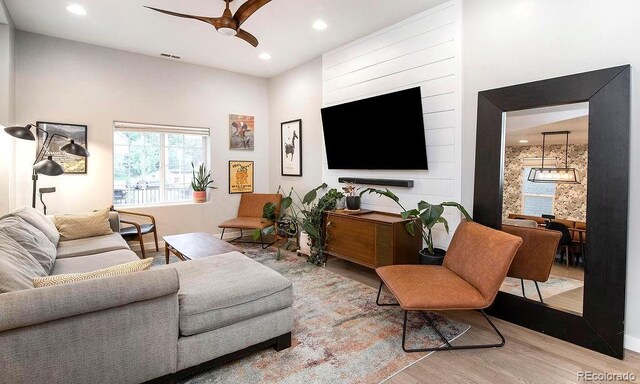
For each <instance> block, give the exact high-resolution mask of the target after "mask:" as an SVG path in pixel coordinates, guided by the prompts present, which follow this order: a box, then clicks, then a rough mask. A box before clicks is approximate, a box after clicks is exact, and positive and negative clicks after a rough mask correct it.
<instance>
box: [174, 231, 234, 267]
mask: <svg viewBox="0 0 640 384" xmlns="http://www.w3.org/2000/svg"><path fill="white" fill-rule="evenodd" d="M162 239H163V240H164V256H165V257H166V261H167V264H169V252H171V253H173V254H174V255H176V256H177V257H178V258H179V259H180V260H182V261H187V260H194V259H201V258H203V257H207V256H213V255H219V254H222V253H227V252H233V251H236V252H240V253H244V250H243V249H242V248H238V247H236V246H235V245H232V244H229V243H227V242H226V241H224V240H220V239H218V238H217V237H215V236H213V235H211V234H209V233H203V232H196V233H184V234H182V235H171V236H163V237H162Z"/></svg>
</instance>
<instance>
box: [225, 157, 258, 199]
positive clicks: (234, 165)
mask: <svg viewBox="0 0 640 384" xmlns="http://www.w3.org/2000/svg"><path fill="white" fill-rule="evenodd" d="M252 192H253V161H239V160H231V161H229V193H252Z"/></svg>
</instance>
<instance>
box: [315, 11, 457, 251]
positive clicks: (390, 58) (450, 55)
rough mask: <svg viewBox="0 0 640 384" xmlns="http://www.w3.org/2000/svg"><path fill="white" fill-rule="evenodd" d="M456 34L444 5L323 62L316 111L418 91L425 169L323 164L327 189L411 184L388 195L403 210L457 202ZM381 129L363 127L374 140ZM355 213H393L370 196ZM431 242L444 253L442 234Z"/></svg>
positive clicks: (452, 216)
mask: <svg viewBox="0 0 640 384" xmlns="http://www.w3.org/2000/svg"><path fill="white" fill-rule="evenodd" d="M460 28H461V27H460V3H459V2H457V1H452V2H448V3H445V4H443V5H441V6H438V7H435V8H432V9H430V10H427V11H425V12H423V13H420V14H418V15H415V16H413V17H411V18H409V19H407V20H405V21H403V22H400V23H398V24H395V25H392V26H390V27H388V28H385V29H383V30H381V31H379V32H376V33H374V34H372V35H369V36H366V37H364V38H362V39H359V40H357V41H355V42H353V43H350V44H347V45H346V46H343V47H340V48H337V49H335V50H333V51H331V52H328V53H326V54H325V55H323V98H322V102H323V106H330V105H335V104H341V103H344V102H348V101H353V100H358V99H362V98H366V97H371V96H375V95H380V94H385V93H389V92H393V91H397V90H401V89H407V88H412V87H416V86H420V87H421V91H422V108H423V112H424V125H425V136H426V144H427V158H428V161H429V170H427V171H399V170H394V171H381V170H372V171H366V170H365V171H363V170H329V169H328V168H327V165H326V159H323V179H324V181H325V182H326V183H327V184H329V185H331V186H338V178H339V177H345V176H351V177H365V178H366V177H371V178H385V179H411V180H414V182H415V186H414V187H413V188H411V189H407V188H390V189H391V190H392V191H393V192H394V193H396V194H397V195H398V197H399V198H400V201H401V202H402V204H403V205H404V206H405V207H407V208H411V207H415V206H416V204H417V203H418V202H419V201H420V200H425V201H428V202H431V203H440V202H443V201H450V200H455V201H459V200H460V195H461V193H460V167H461V149H462V143H461V130H462V128H461V118H460V116H461V110H460V105H461V97H460V96H461V84H460V69H461V59H460V52H459V47H460ZM389 128H390V127H369V129H373V130H376V131H377V134H380V133H382V132H383V131H384V130H387V129H389ZM386 134H396V133H395V132H389V133H386ZM323 153H324V151H323ZM354 155H356V156H357V155H363V154H354ZM362 206H363V207H364V208H369V209H377V210H382V211H391V212H397V211H399V209H398V207H397V205H395V203H394V202H393V201H391V200H389V199H386V198H379V197H376V196H375V195H366V196H364V197H363V201H362ZM445 217H446V219H447V220H448V221H449V223H450V225H451V233H453V231H454V230H455V228H456V226H457V224H458V223H459V221H460V214H459V213H458V211H457V210H455V209H453V210H450V209H448V208H447V211H446V212H445ZM439 227H441V226H439ZM434 237H435V243H436V245H439V246H443V247H446V246H447V245H448V242H449V236H447V234H446V232H445V231H444V229H443V228H442V227H441V228H438V230H436V231H434Z"/></svg>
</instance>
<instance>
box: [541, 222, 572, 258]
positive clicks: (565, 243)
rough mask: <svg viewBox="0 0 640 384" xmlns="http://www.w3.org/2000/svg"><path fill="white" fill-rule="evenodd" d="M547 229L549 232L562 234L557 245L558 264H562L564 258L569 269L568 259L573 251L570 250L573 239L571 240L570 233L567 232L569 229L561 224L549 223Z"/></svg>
mask: <svg viewBox="0 0 640 384" xmlns="http://www.w3.org/2000/svg"><path fill="white" fill-rule="evenodd" d="M547 229H548V230H550V231H558V232H560V233H562V237H560V243H559V244H558V248H559V249H560V262H561V263H562V259H563V257H566V258H567V267H569V259H570V258H571V256H572V255H573V251H572V250H571V244H572V243H573V239H572V238H571V232H570V231H569V228H568V227H567V226H566V225H564V224H563V223H559V222H557V221H550V222H549V223H548V224H547ZM563 251H564V252H563Z"/></svg>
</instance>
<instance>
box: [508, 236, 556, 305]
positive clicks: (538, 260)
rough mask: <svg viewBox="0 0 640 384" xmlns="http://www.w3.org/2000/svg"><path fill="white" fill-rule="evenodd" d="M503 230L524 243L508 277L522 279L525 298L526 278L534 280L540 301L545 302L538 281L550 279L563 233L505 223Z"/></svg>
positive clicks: (514, 259) (510, 268)
mask: <svg viewBox="0 0 640 384" xmlns="http://www.w3.org/2000/svg"><path fill="white" fill-rule="evenodd" d="M502 231H504V232H507V233H510V234H512V235H514V236H518V237H520V238H521V239H522V245H521V246H520V248H519V249H518V252H516V255H515V256H514V258H513V262H511V267H509V271H508V272H507V277H513V278H516V279H520V284H521V286H522V296H523V297H524V298H527V295H526V293H525V289H524V280H531V281H533V283H534V284H535V286H536V290H537V291H538V297H539V298H540V302H541V303H544V300H543V299H542V294H541V293H540V287H539V286H538V283H539V282H540V283H544V282H546V281H547V280H549V274H550V273H551V267H552V266H553V261H554V260H555V258H556V252H557V251H558V244H559V242H560V238H561V237H562V234H561V233H560V232H558V231H549V230H546V229H540V228H526V227H519V226H514V225H503V226H502Z"/></svg>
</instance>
